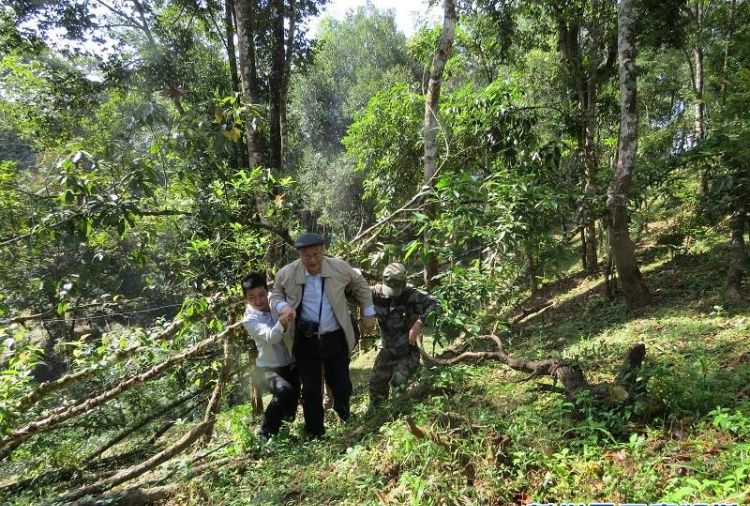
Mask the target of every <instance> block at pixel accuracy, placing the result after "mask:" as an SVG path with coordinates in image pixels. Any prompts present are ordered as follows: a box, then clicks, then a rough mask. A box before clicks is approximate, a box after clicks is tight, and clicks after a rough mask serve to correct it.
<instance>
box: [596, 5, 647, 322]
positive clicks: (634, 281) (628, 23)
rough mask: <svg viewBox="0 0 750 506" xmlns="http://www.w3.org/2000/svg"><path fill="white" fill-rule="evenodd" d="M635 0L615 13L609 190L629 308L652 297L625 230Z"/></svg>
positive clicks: (634, 121) (632, 154) (631, 155)
mask: <svg viewBox="0 0 750 506" xmlns="http://www.w3.org/2000/svg"><path fill="white" fill-rule="evenodd" d="M634 4H635V0H621V1H620V3H619V9H618V13H617V26H618V36H617V53H618V61H619V74H620V143H619V149H618V153H617V163H616V164H615V177H614V180H613V181H612V184H611V185H610V187H609V195H608V198H607V207H608V208H609V213H610V216H609V219H610V223H609V227H610V231H609V232H610V233H609V237H610V247H611V248H612V253H613V256H614V260H615V264H616V266H617V274H618V276H619V280H620V286H621V287H622V291H623V294H624V295H625V301H626V303H627V304H628V306H631V307H632V306H638V305H644V304H649V303H650V302H651V294H650V293H649V291H648V288H647V287H646V284H645V283H644V282H643V277H642V276H641V272H640V270H639V268H638V262H637V260H636V258H635V245H634V244H633V241H632V240H631V239H630V233H629V231H628V213H627V202H628V196H627V195H628V189H629V188H630V183H631V181H632V179H633V174H634V172H635V167H636V157H637V151H638V109H637V102H636V91H637V78H636V66H635V62H636V52H635V34H634V31H633V26H634V24H635V7H634Z"/></svg>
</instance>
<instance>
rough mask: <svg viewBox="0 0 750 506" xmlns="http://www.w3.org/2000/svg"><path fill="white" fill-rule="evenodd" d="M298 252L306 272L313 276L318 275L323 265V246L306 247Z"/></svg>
mask: <svg viewBox="0 0 750 506" xmlns="http://www.w3.org/2000/svg"><path fill="white" fill-rule="evenodd" d="M298 251H299V259H300V261H301V262H302V265H304V266H305V269H307V272H309V273H310V274H312V275H313V276H316V275H318V274H320V267H321V266H322V265H323V254H324V250H323V246H308V247H307V248H300V249H299V250H298Z"/></svg>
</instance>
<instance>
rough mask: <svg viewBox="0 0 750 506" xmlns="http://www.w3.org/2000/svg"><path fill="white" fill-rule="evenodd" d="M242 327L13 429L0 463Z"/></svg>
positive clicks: (0, 444)
mask: <svg viewBox="0 0 750 506" xmlns="http://www.w3.org/2000/svg"><path fill="white" fill-rule="evenodd" d="M241 325H242V321H239V322H236V323H233V324H231V325H229V326H228V327H227V328H225V329H224V330H223V331H222V332H220V333H219V334H216V335H215V336H212V337H209V338H208V339H204V340H203V341H201V342H199V343H198V344H196V345H194V346H193V347H191V348H189V349H188V350H186V351H184V352H182V353H178V354H177V355H173V356H172V357H170V358H168V359H167V360H165V361H163V362H161V363H160V364H158V365H156V366H154V367H152V368H151V369H149V370H147V371H145V372H143V373H141V374H138V375H135V376H131V377H130V378H128V379H126V380H124V381H122V382H120V383H119V384H117V385H116V386H114V387H113V388H110V389H109V390H106V391H104V392H102V393H100V394H99V395H96V396H95V397H90V398H86V399H83V400H81V401H79V402H78V403H76V404H74V405H73V406H70V407H67V408H66V409H64V410H62V411H56V412H53V413H52V414H51V415H48V416H46V417H44V418H41V419H39V420H35V421H33V422H30V423H28V424H26V425H25V426H23V427H21V428H20V429H16V430H14V431H13V432H11V433H10V434H9V435H8V436H6V437H5V438H3V439H2V440H0V461H2V460H4V459H5V458H7V457H8V455H10V454H11V452H13V450H15V449H16V448H18V446H20V445H21V444H22V443H23V442H24V441H26V440H27V439H29V438H30V437H31V436H33V435H35V434H39V433H41V432H45V431H49V430H51V429H53V428H54V427H55V426H56V425H59V424H60V423H62V422H64V421H66V420H68V419H70V418H73V417H75V416H78V415H81V414H83V413H87V412H89V411H91V410H93V409H94V408H97V407H99V406H101V405H102V404H104V403H106V402H107V401H109V400H111V399H113V398H115V397H117V396H118V395H120V394H121V393H123V392H125V391H127V390H129V389H131V388H133V387H134V386H136V385H140V384H141V383H144V382H146V381H148V380H150V379H153V378H156V377H158V376H159V375H161V374H162V373H164V372H166V371H167V370H168V369H169V368H170V367H172V366H174V365H176V364H178V363H180V362H182V361H183V360H185V359H187V358H190V357H191V356H193V355H196V354H198V353H201V352H202V351H203V350H205V349H207V348H208V347H210V346H213V345H214V344H215V343H216V342H217V341H219V340H221V339H223V338H224V337H225V336H227V334H230V333H233V332H235V331H236V330H237V329H238V328H240V327H241Z"/></svg>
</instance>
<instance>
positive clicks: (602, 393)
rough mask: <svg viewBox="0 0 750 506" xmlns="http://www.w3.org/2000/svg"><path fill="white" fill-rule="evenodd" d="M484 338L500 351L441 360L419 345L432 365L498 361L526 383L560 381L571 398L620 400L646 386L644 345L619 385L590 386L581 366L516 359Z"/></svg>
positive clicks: (631, 353) (632, 354) (632, 355)
mask: <svg viewBox="0 0 750 506" xmlns="http://www.w3.org/2000/svg"><path fill="white" fill-rule="evenodd" d="M483 337H487V338H490V339H492V340H493V341H494V343H495V344H496V345H497V347H498V351H480V352H464V353H461V354H460V355H457V356H455V357H452V358H448V359H441V358H436V357H432V356H430V355H429V353H427V352H426V351H425V350H424V348H423V346H422V343H419V353H420V355H421V356H422V359H423V360H424V361H425V363H427V364H430V365H455V364H457V363H459V362H465V361H467V360H477V361H478V360H486V359H489V360H497V361H499V362H501V363H503V364H505V365H506V366H508V367H510V368H511V369H514V370H516V371H520V372H525V373H528V374H529V376H528V377H527V378H525V379H524V380H523V381H528V380H530V379H533V378H537V377H545V376H548V377H551V378H552V379H553V380H555V381H558V380H559V381H560V383H562V386H563V388H564V391H565V394H566V395H567V396H568V397H569V398H573V397H575V396H576V395H578V393H580V392H581V391H583V390H590V391H591V392H592V393H593V394H594V395H595V396H596V397H598V398H609V397H612V396H615V397H616V396H618V394H619V393H621V392H622V391H623V389H624V391H625V393H634V392H631V391H632V390H634V389H637V388H642V385H640V384H639V383H638V382H637V370H638V369H639V368H640V366H641V364H642V363H643V359H644V357H645V355H646V347H645V345H644V344H642V343H638V344H635V345H633V346H632V347H631V348H630V349H629V350H628V352H627V354H626V355H625V359H624V361H623V364H622V366H621V367H620V371H619V372H618V374H617V377H616V379H615V383H605V384H597V385H589V383H588V382H587V381H586V378H585V376H584V375H583V371H582V370H581V368H580V366H579V365H578V364H574V363H569V362H567V361H565V360H562V359H555V358H549V359H545V360H526V359H522V358H515V357H512V356H510V355H508V354H507V353H505V351H504V350H503V343H502V341H501V340H500V338H499V337H498V336H497V335H495V334H494V333H493V334H490V335H488V336H483ZM613 389H619V390H620V392H615V391H614V390H613Z"/></svg>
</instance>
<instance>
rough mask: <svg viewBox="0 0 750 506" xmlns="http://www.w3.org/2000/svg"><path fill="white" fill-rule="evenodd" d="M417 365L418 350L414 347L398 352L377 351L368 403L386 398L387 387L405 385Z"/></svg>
mask: <svg viewBox="0 0 750 506" xmlns="http://www.w3.org/2000/svg"><path fill="white" fill-rule="evenodd" d="M418 367H419V350H417V349H416V347H414V348H413V349H409V350H407V351H404V352H403V353H398V354H394V353H391V352H389V351H387V350H385V349H381V350H380V351H378V356H377V357H376V358H375V365H373V366H372V376H371V377H370V404H372V405H375V404H378V403H380V402H382V401H384V400H385V399H387V398H388V391H389V387H392V388H393V389H394V390H395V389H397V388H399V387H404V386H406V383H407V382H408V381H409V378H411V377H412V376H413V375H414V373H415V372H416V370H417V368H418Z"/></svg>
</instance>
